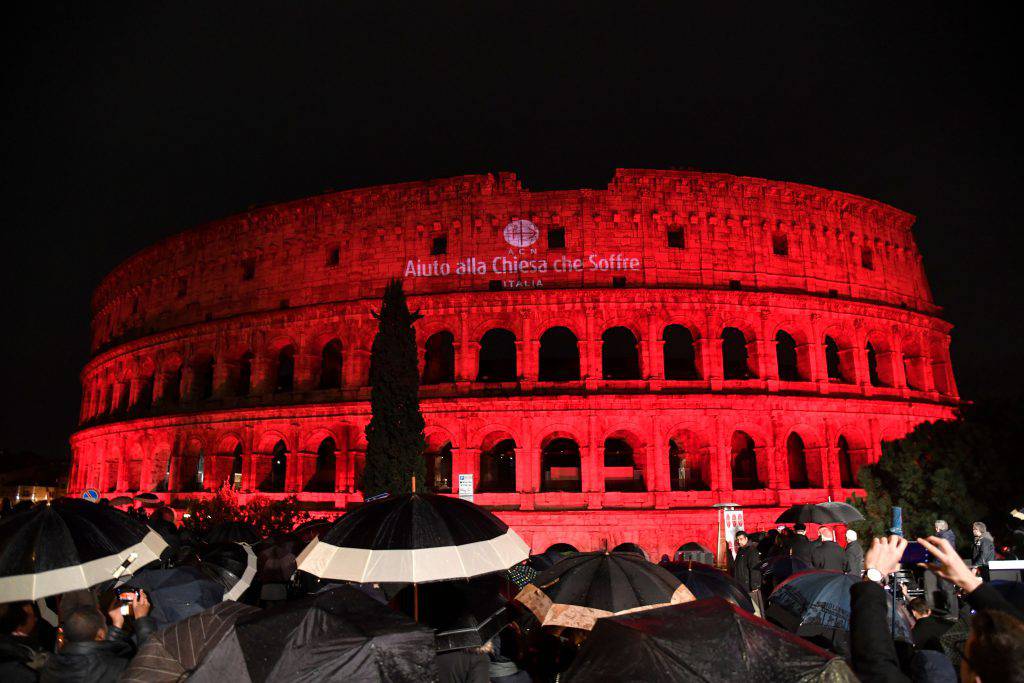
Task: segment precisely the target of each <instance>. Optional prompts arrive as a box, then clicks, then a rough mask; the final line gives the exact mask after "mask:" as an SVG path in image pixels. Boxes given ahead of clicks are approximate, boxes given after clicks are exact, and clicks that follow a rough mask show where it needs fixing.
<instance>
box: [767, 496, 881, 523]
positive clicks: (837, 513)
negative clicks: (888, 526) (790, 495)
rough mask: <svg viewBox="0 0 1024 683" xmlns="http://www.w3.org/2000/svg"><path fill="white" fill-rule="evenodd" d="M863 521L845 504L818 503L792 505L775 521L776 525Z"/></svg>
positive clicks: (856, 511) (858, 514)
mask: <svg viewBox="0 0 1024 683" xmlns="http://www.w3.org/2000/svg"><path fill="white" fill-rule="evenodd" d="M862 521H864V515H862V514H860V511H859V510H857V508H855V507H853V506H852V505H848V504H847V503H834V502H831V501H830V502H828V503H818V504H816V505H794V506H793V507H791V508H789V509H788V510H786V511H785V512H783V513H782V514H781V515H779V518H778V519H776V520H775V523H776V524H796V523H797V522H805V523H806V522H810V523H812V524H850V523H852V522H862Z"/></svg>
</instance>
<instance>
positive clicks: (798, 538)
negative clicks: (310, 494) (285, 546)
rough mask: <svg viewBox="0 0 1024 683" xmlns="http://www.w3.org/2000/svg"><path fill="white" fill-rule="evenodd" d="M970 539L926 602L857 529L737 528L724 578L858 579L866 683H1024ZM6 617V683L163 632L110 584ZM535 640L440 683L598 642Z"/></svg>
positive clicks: (490, 654) (506, 647)
mask: <svg viewBox="0 0 1024 683" xmlns="http://www.w3.org/2000/svg"><path fill="white" fill-rule="evenodd" d="M128 513H129V514H130V515H133V516H136V517H141V518H143V519H144V520H145V522H146V524H147V525H149V526H150V527H151V528H152V529H153V530H154V531H157V532H158V533H159V534H161V536H163V537H164V538H165V539H166V540H167V541H168V551H167V553H166V559H165V560H164V564H165V565H176V564H181V563H187V562H188V557H189V556H190V554H191V553H193V552H195V549H194V548H193V547H192V546H193V545H194V544H197V543H200V541H199V540H198V539H196V538H195V537H194V535H192V534H190V533H189V532H188V531H186V530H184V529H182V528H181V527H179V526H178V524H177V522H176V515H175V512H174V510H172V509H170V508H166V507H158V508H157V509H155V510H153V511H152V512H151V513H150V514H148V515H147V514H146V513H145V512H144V511H143V510H142V509H141V508H137V509H129V510H128ZM973 536H974V553H973V557H972V558H971V562H970V564H968V563H967V562H965V560H964V559H962V558H961V557H960V556H959V555H958V554H957V552H956V549H955V543H956V537H955V534H954V533H953V531H952V530H951V529H950V528H949V525H948V524H946V523H945V522H944V521H942V520H938V521H936V523H935V535H934V536H929V537H927V538H921V539H918V541H917V542H918V543H919V544H920V545H921V546H922V547H923V548H924V549H925V550H926V551H927V553H928V555H927V557H926V560H927V561H926V563H924V566H921V567H919V568H918V570H919V571H923V574H924V577H925V580H924V587H925V590H924V592H923V594H922V595H920V596H912V595H911V594H910V591H907V590H906V587H905V586H904V585H902V584H900V583H899V582H898V581H896V577H897V576H898V575H899V574H900V572H901V571H902V569H903V568H904V564H903V560H904V555H905V553H906V548H907V543H908V542H907V540H906V539H903V538H901V537H899V536H890V537H888V538H875V539H873V540H872V542H871V543H870V545H869V547H868V548H867V550H866V552H865V550H864V549H863V547H862V546H861V543H860V540H859V539H858V538H857V534H856V533H855V532H854V531H852V530H846V531H845V541H846V543H845V547H844V546H843V545H840V544H839V543H837V542H836V538H835V533H834V531H833V529H831V528H829V527H827V526H823V527H820V528H819V529H818V535H817V538H816V539H814V540H812V539H811V538H809V537H808V535H807V528H806V526H805V525H804V524H802V523H797V524H795V525H792V527H785V528H780V529H773V530H771V531H770V532H768V533H761V534H748V533H746V532H744V531H738V532H736V534H735V551H734V553H731V554H730V558H729V567H728V570H729V573H730V574H731V576H732V577H733V578H734V579H735V581H736V582H738V584H739V585H740V586H741V587H742V588H743V589H744V590H745V591H747V592H748V593H749V595H750V598H751V602H752V603H753V605H754V610H755V613H756V614H758V615H761V616H768V615H767V614H766V606H767V603H768V601H769V596H770V595H771V592H772V590H773V589H774V588H775V587H776V585H777V583H778V582H779V581H780V578H779V577H778V576H774V575H773V572H772V561H773V560H775V559H778V558H783V559H785V558H789V559H790V560H791V561H792V563H793V567H792V569H795V570H797V571H799V570H800V569H801V568H802V567H803V568H807V569H818V570H825V571H830V572H836V573H841V574H846V575H848V576H849V577H850V581H851V587H850V589H849V594H850V595H849V602H850V616H849V632H848V646H844V647H838V648H836V647H833V645H834V644H833V643H827V642H826V643H822V642H819V641H816V642H817V644H819V645H824V646H825V647H828V648H831V649H833V651H834V652H836V653H837V654H839V655H841V656H842V657H844V658H845V659H846V660H847V662H848V663H849V665H850V667H851V668H852V670H853V671H854V672H855V673H856V675H857V676H858V677H859V678H860V680H862V681H865V682H873V681H887V682H888V681H927V682H931V683H938V682H940V681H956V680H960V681H963V682H965V683H977V682H979V681H980V682H982V683H1003V682H1011V681H1012V682H1017V683H1021V682H1024V621H1022V619H1024V615H1022V613H1021V611H1020V610H1019V609H1018V607H1017V606H1015V605H1014V604H1012V603H1011V602H1010V601H1008V600H1007V599H1006V598H1005V597H1004V596H1003V595H1002V594H1001V593H1000V592H998V591H997V590H995V589H994V588H993V584H992V583H991V582H989V581H987V579H988V576H987V572H986V567H987V564H988V563H989V562H990V561H991V560H992V559H993V558H994V557H995V554H994V545H993V542H992V537H991V536H990V535H989V534H988V533H987V531H986V529H985V526H984V525H983V524H981V523H978V524H975V525H974V527H973ZM664 559H665V560H667V559H668V558H664ZM307 578H308V577H307ZM506 585H507V587H508V593H507V595H506V596H505V597H511V596H512V595H513V594H514V593H515V592H516V590H515V587H514V582H513V580H512V579H511V578H508V579H506ZM326 587H327V584H325V583H324V582H322V581H306V582H301V581H294V582H293V583H292V584H290V585H289V586H288V587H287V590H285V592H284V594H282V595H280V596H276V600H278V601H280V600H291V599H296V598H301V597H303V596H306V595H309V594H311V593H315V592H317V591H322V590H325V588H326ZM367 590H368V591H370V592H372V593H373V594H374V595H375V596H379V598H380V601H381V602H382V603H386V604H388V606H389V607H391V608H392V609H395V610H396V611H401V610H403V609H404V607H403V604H402V603H403V599H402V598H400V597H397V596H396V594H395V593H391V592H389V591H388V590H387V587H384V586H372V587H367ZM894 596H895V597H896V598H897V600H898V601H900V602H901V604H902V603H905V605H906V610H907V613H908V614H909V615H910V617H911V623H912V642H904V641H901V640H900V639H899V638H898V637H894V636H893V635H892V633H893V630H892V629H891V628H890V620H891V619H892V616H893V612H892V610H893V609H894V608H893V606H892V605H893V600H892V598H893V597H894ZM272 597H274V596H272V595H271V594H270V593H264V594H262V595H261V594H260V592H259V591H256V592H252V591H250V592H248V593H247V594H246V596H245V597H243V598H242V600H243V601H248V602H250V603H251V604H254V605H257V606H260V607H268V606H270V605H273V604H274V600H268V599H267V598H272ZM406 597H408V596H406ZM0 607H2V610H0V681H4V682H7V681H11V682H13V683H22V682H25V683H31V682H35V681H43V682H47V683H49V682H53V683H57V682H65V681H83V682H85V681H89V682H102V681H116V680H119V678H120V677H121V676H122V675H124V673H125V671H126V669H128V668H129V666H130V665H131V663H132V661H133V657H134V656H135V654H136V653H137V652H138V650H139V648H140V646H141V645H143V644H144V643H145V642H146V641H147V639H148V638H150V637H151V636H152V634H153V633H154V632H156V631H157V629H158V628H160V626H161V624H158V623H157V621H156V620H154V618H153V616H151V609H152V607H153V606H152V605H151V601H150V596H149V595H147V592H146V591H145V590H137V591H135V592H134V594H133V595H130V596H129V598H128V599H127V600H125V599H123V597H122V596H121V595H119V594H118V593H117V591H116V590H114V589H113V587H112V586H110V585H103V586H99V587H97V588H96V589H93V590H87V591H77V592H73V593H67V594H64V595H62V596H58V597H57V599H53V598H51V599H48V600H42V601H38V602H36V603H33V602H16V603H8V604H5V605H2V606H0ZM51 610H52V614H48V612H50V611H51ZM405 611H406V613H408V611H407V610H405ZM958 625H959V626H960V627H962V628H964V629H965V631H966V633H967V634H968V635H967V636H966V638H965V646H964V647H963V649H962V652H959V653H958V656H956V657H951V656H949V653H948V648H947V647H945V646H944V645H943V642H942V639H943V636H944V635H945V634H946V633H947V632H949V631H950V630H951V629H953V628H956V627H957V626H958ZM538 631H542V632H543V638H542V639H541V640H539V641H537V642H536V643H534V645H532V646H530V647H525V646H524V643H523V638H522V636H523V634H522V633H521V631H520V629H519V626H518V625H517V624H516V623H515V622H512V623H511V624H509V625H508V626H506V627H505V628H504V629H503V630H502V631H501V632H500V633H499V634H498V635H496V636H494V637H493V638H491V639H489V640H487V641H485V642H483V643H482V645H480V646H474V647H467V648H462V649H457V650H453V651H448V652H443V653H438V655H437V657H436V664H437V670H438V674H439V679H440V680H441V681H442V682H443V683H486V682H487V681H493V682H497V683H529V682H530V681H558V680H560V679H561V677H562V675H563V672H564V671H565V670H566V669H567V668H568V667H569V665H570V664H571V663H572V661H573V658H574V657H576V656H577V654H578V653H579V652H580V649H581V646H582V645H583V644H584V643H585V641H586V639H587V637H588V634H589V632H588V631H586V630H581V629H565V628H545V629H538ZM723 656H729V655H728V654H727V653H723ZM954 662H955V664H954ZM956 667H959V671H957V670H956Z"/></svg>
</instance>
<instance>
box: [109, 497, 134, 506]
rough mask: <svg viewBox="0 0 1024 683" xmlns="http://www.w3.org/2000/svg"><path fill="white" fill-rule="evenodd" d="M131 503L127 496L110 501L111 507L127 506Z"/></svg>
mask: <svg viewBox="0 0 1024 683" xmlns="http://www.w3.org/2000/svg"><path fill="white" fill-rule="evenodd" d="M131 502H132V499H131V498H129V497H128V496H117V497H116V498H114V499H112V500H111V501H110V504H111V505H128V504H129V503H131Z"/></svg>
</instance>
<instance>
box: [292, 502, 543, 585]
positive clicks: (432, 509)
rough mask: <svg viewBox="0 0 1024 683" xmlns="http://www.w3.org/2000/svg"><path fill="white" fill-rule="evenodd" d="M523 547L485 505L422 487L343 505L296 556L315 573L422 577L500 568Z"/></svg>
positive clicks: (520, 556)
mask: <svg viewBox="0 0 1024 683" xmlns="http://www.w3.org/2000/svg"><path fill="white" fill-rule="evenodd" d="M529 552H530V548H529V546H527V545H526V543H524V542H523V540H522V539H521V538H519V536H518V535H517V534H516V532H514V531H512V529H509V528H508V525H506V524H505V523H504V522H502V521H501V520H500V519H498V518H497V517H495V516H494V514H492V513H491V512H489V511H487V510H485V509H483V508H482V507H479V506H477V505H474V504H473V503H470V502H469V501H466V500H461V499H459V498H449V497H447V496H438V495H434V494H429V493H410V494H406V495H401V496H390V497H388V498H385V499H383V500H378V501H374V502H372V503H366V504H365V505H363V506H362V507H360V508H358V509H356V510H354V511H352V512H349V513H347V514H346V515H345V516H344V517H342V518H341V519H340V520H339V521H338V522H337V523H336V524H335V525H334V526H333V527H331V529H330V530H329V531H328V532H327V533H326V534H324V535H323V536H322V537H320V538H317V539H314V540H313V541H312V542H311V543H310V544H309V545H308V546H306V548H305V550H303V551H302V553H301V554H300V555H299V557H298V568H299V569H300V570H302V571H305V572H309V573H310V574H313V575H314V576H318V577H320V578H329V579H337V580H341V581H353V582H355V583H377V582H385V581H405V582H410V583H424V582H428V581H442V580H444V579H455V578H469V577H471V576H477V575H479V574H487V573H489V572H497V571H504V570H505V569H508V568H509V567H511V566H512V565H514V564H517V563H518V562H521V561H522V560H525V559H526V558H527V557H528V556H529Z"/></svg>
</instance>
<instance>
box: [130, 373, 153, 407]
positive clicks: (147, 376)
mask: <svg viewBox="0 0 1024 683" xmlns="http://www.w3.org/2000/svg"><path fill="white" fill-rule="evenodd" d="M154 374H155V373H154V371H153V369H152V366H150V369H148V370H145V371H143V373H142V375H141V376H140V378H139V393H138V396H136V398H135V405H134V406H133V407H134V408H135V410H145V409H146V408H149V407H150V406H152V405H153V382H154V381H155V379H156V378H155V377H154Z"/></svg>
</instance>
